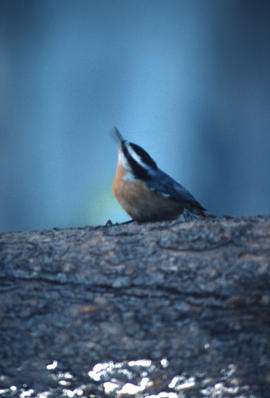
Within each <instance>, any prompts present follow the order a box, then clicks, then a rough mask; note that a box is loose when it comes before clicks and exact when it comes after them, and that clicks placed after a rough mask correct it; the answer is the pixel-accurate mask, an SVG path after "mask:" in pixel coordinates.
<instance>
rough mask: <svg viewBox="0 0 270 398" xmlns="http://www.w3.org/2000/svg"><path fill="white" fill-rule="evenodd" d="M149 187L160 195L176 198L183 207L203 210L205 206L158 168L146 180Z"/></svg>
mask: <svg viewBox="0 0 270 398" xmlns="http://www.w3.org/2000/svg"><path fill="white" fill-rule="evenodd" d="M147 183H148V184H149V185H148V186H149V188H150V189H151V190H152V191H155V192H156V193H159V194H160V195H162V196H165V197H168V198H172V199H175V200H178V201H179V202H182V203H183V207H185V208H187V209H189V210H192V208H197V209H198V210H201V211H204V210H205V208H204V207H203V206H202V205H201V204H200V203H199V202H198V201H197V200H196V199H195V198H194V196H192V195H191V193H190V192H189V191H188V190H187V189H186V188H184V187H183V185H181V184H179V183H178V182H176V181H175V180H174V179H173V178H171V177H170V176H169V175H168V174H166V173H164V172H163V171H162V170H160V169H158V170H156V172H155V175H154V176H152V178H151V180H149V181H147Z"/></svg>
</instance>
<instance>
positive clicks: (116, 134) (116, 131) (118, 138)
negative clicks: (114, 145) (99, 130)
mask: <svg viewBox="0 0 270 398" xmlns="http://www.w3.org/2000/svg"><path fill="white" fill-rule="evenodd" d="M114 135H115V137H116V138H117V140H118V141H119V142H120V144H123V143H124V141H125V140H124V138H123V137H122V135H121V134H120V131H119V130H118V128H117V127H114Z"/></svg>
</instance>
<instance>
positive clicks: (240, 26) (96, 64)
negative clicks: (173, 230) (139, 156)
mask: <svg viewBox="0 0 270 398" xmlns="http://www.w3.org/2000/svg"><path fill="white" fill-rule="evenodd" d="M269 21H270V2H269V1H263V0H261V1H258V2H256V1H253V0H250V1H249V0H219V1H217V0H136V1H132V0H64V1H61V0H58V1H55V0H46V1H43V0H27V1H26V0H25V1H22V0H13V1H9V0H0V231H1V232H3V231H18V230H33V229H45V228H52V227H67V226H81V225H98V224H104V223H105V222H106V221H107V220H108V219H111V220H112V221H113V222H121V221H126V220H128V219H129V217H128V216H127V215H126V214H125V213H124V211H123V210H122V209H121V208H120V205H118V203H117V202H116V200H115V199H114V197H113V193H112V181H113V179H114V173H115V168H116V163H117V144H116V142H115V140H114V139H113V138H112V127H113V126H117V127H118V128H119V130H120V131H121V132H122V134H123V135H124V137H126V138H127V139H128V140H130V141H133V142H135V143H137V144H139V145H141V146H143V147H144V148H145V149H146V150H147V151H148V152H149V153H150V154H151V156H152V157H153V158H154V159H155V160H156V161H157V162H158V165H159V166H160V168H162V169H163V170H164V171H166V172H167V173H168V174H170V175H171V176H172V177H174V178H175V179H176V180H178V181H179V182H181V183H182V184H183V185H184V186H185V187H186V188H187V189H188V190H190V191H191V192H192V194H193V195H194V196H195V197H196V199H197V200H198V201H200V202H201V203H202V204H203V206H205V207H206V208H207V210H208V211H209V212H211V213H215V214H218V215H223V214H227V215H234V216H239V215H251V214H269V213H270V177H269V174H270V22H269Z"/></svg>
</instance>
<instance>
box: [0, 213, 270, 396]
mask: <svg viewBox="0 0 270 398" xmlns="http://www.w3.org/2000/svg"><path fill="white" fill-rule="evenodd" d="M0 294H1V296H0V297H1V301H0V317H1V323H0V343H1V348H0V392H1V391H2V395H1V397H5V396H6V397H11V396H16V394H18V396H19V394H21V393H22V392H26V391H27V390H28V393H29V394H30V393H31V391H30V392H29V389H32V394H33V395H32V396H37V393H38V391H48V392H51V394H52V395H50V396H53V397H60V396H85V397H86V396H87V397H89V396H91V397H104V396H111V397H116V396H117V397H124V396H132V395H133V396H136V397H146V396H151V394H158V393H159V392H161V391H163V392H167V393H168V394H169V393H170V394H171V395H163V396H164V397H165V396H168V397H169V396H170V397H178V396H179V397H192V398H193V397H206V396H208V397H209V396H210V397H211V396H213V397H231V396H235V397H236V396H237V397H253V398H254V397H256V398H258V397H265V398H269V397H270V359H269V350H270V344H269V343H270V217H261V216H258V217H245V218H244V217H243V218H216V219H212V218H211V219H210V218H209V219H208V218H207V219H199V220H196V221H191V222H179V221H174V222H159V223H147V224H137V223H133V224H127V225H108V226H104V227H97V228H91V227H85V228H76V229H63V230H60V229H54V230H51V231H41V232H21V233H6V234H2V235H0ZM138 360H141V361H138ZM142 360H144V361H142ZM110 361H111V362H110ZM136 361H137V362H136ZM89 371H90V372H89ZM76 389H77V390H76ZM65 394H66V395H65ZM68 394H69V395H68ZM72 394H74V395H72ZM76 394H77V395H76ZM128 394H131V395H128ZM164 394H165V393H164ZM173 394H175V395H173ZM152 396H157V395H152ZM160 396H162V395H160Z"/></svg>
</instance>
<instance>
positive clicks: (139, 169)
mask: <svg viewBox="0 0 270 398" xmlns="http://www.w3.org/2000/svg"><path fill="white" fill-rule="evenodd" d="M129 145H132V146H133V145H135V144H129ZM121 147H122V150H123V152H124V155H125V157H126V158H127V160H128V162H129V164H130V166H131V168H132V171H133V173H134V175H135V177H137V178H139V179H142V180H149V179H150V178H151V177H150V175H149V174H148V172H147V169H146V168H144V167H143V166H141V165H140V164H139V163H138V162H136V160H135V159H134V158H133V157H132V156H131V155H130V153H129V151H128V149H127V147H126V142H123V143H122V144H121ZM132 149H133V150H135V149H134V148H132ZM136 153H137V151H136ZM138 155H139V154H138ZM139 156H140V155H139ZM148 156H149V155H148ZM140 157H141V156H140ZM145 163H146V162H145ZM154 164H155V163H154ZM155 166H156V164H155Z"/></svg>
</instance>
